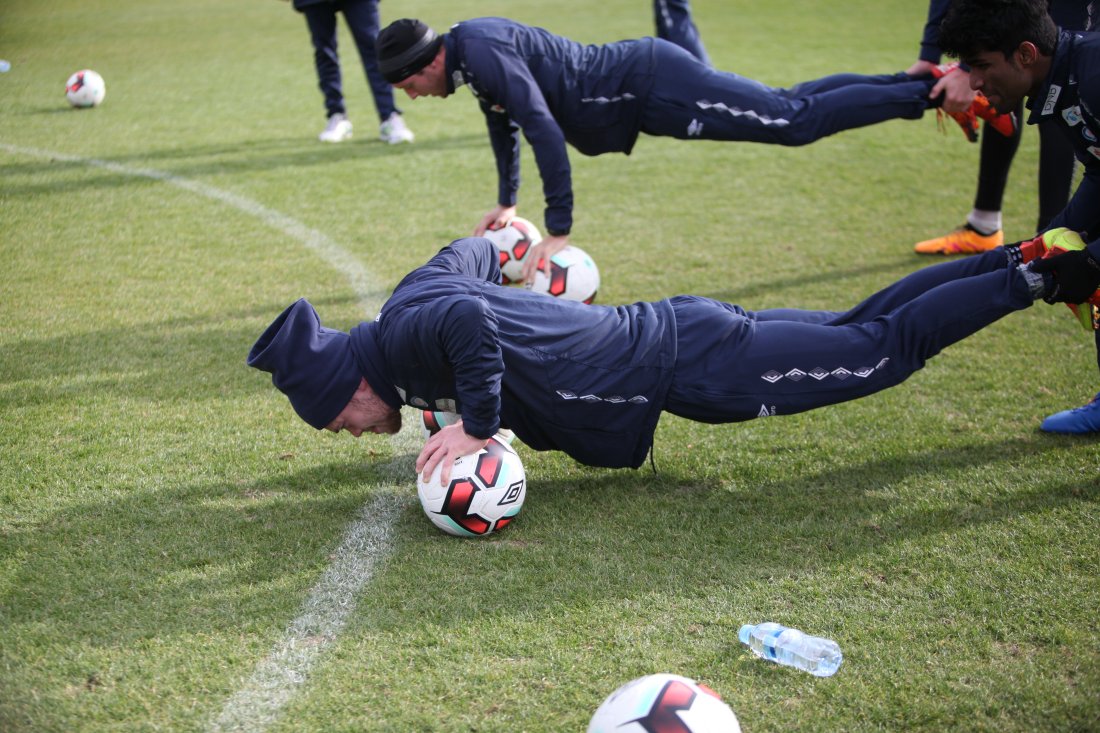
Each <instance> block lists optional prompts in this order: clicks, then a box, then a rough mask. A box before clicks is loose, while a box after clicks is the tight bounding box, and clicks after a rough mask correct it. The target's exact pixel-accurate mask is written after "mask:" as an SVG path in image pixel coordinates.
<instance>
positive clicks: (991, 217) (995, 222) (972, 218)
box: [966, 209, 1001, 237]
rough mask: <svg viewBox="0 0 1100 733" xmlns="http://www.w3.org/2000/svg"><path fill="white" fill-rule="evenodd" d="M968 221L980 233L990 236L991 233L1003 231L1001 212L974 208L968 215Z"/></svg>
mask: <svg viewBox="0 0 1100 733" xmlns="http://www.w3.org/2000/svg"><path fill="white" fill-rule="evenodd" d="M966 223H967V224H969V225H970V228H971V229H973V230H974V231H976V232H977V233H978V234H981V235H982V236H985V237H988V236H989V235H990V234H993V233H995V232H999V231H1001V212H999V211H984V210H982V209H974V210H973V211H971V212H970V215H969V216H967V217H966Z"/></svg>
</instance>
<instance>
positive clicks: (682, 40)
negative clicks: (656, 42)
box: [653, 0, 710, 66]
mask: <svg viewBox="0 0 1100 733" xmlns="http://www.w3.org/2000/svg"><path fill="white" fill-rule="evenodd" d="M653 23H654V25H655V26H656V27H657V37H658V38H663V39H665V40H666V41H669V42H670V43H675V44H676V45H677V46H679V47H680V48H682V49H684V50H685V51H687V52H688V53H690V54H691V55H692V56H694V57H695V58H697V59H699V60H700V61H702V62H703V63H704V64H706V65H707V66H710V57H709V56H707V51H706V49H705V48H703V41H702V39H701V38H700V37H699V29H698V28H696V27H695V21H693V20H692V19H691V4H690V3H689V2H688V0H653Z"/></svg>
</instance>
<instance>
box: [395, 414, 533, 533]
mask: <svg viewBox="0 0 1100 733" xmlns="http://www.w3.org/2000/svg"><path fill="white" fill-rule="evenodd" d="M442 470H443V464H442V463H440V464H439V465H438V466H436V467H435V471H434V472H433V473H432V475H431V476H429V477H428V478H427V480H426V481H425V480H424V476H423V475H417V477H416V495H417V496H418V497H419V498H420V506H422V507H423V508H424V513H425V514H427V515H428V519H430V520H432V524H434V525H435V526H436V527H439V529H441V530H443V531H444V532H446V533H447V534H453V535H456V536H458V537H481V536H484V535H487V534H490V533H492V532H496V531H497V530H500V529H503V528H504V527H506V526H507V525H508V524H509V523H510V522H511V521H512V520H513V519H515V517H516V515H517V514H519V510H520V508H521V507H522V506H523V500H524V498H525V497H526V496H527V477H526V475H525V474H524V471H523V463H522V462H521V461H520V459H519V454H517V453H516V452H515V451H514V450H512V447H511V446H509V445H508V443H507V442H505V441H504V440H503V439H502V438H500V437H499V436H493V437H492V438H490V439H489V442H488V443H486V444H485V447H484V448H482V449H481V450H479V451H478V452H477V453H471V454H470V455H468V456H462V457H461V458H459V459H457V460H456V461H455V462H454V466H453V467H452V468H451V480H450V481H449V482H448V484H447V485H446V486H440V485H439V474H440V471H442Z"/></svg>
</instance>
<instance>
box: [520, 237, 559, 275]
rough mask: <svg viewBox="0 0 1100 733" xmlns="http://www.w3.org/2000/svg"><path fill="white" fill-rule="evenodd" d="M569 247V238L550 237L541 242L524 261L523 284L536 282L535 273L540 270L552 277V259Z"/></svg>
mask: <svg viewBox="0 0 1100 733" xmlns="http://www.w3.org/2000/svg"><path fill="white" fill-rule="evenodd" d="M568 246H569V237H568V236H564V237H560V236H554V235H550V236H547V237H544V238H543V240H542V241H541V242H539V243H538V244H536V245H535V246H533V247H532V248H531V252H530V253H529V254H528V255H527V257H526V258H525V259H524V260H523V282H526V283H532V282H534V281H535V273H536V272H538V271H539V269H541V270H542V271H543V273H545V275H546V277H550V258H551V257H553V256H554V255H556V254H557V253H558V252H561V251H562V250H563V249H565V248H566V247H568ZM540 266H541V267H540Z"/></svg>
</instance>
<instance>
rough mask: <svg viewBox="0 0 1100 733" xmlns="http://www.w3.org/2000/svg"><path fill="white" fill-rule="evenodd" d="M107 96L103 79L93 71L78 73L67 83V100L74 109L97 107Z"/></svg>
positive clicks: (87, 70) (85, 70) (86, 70)
mask: <svg viewBox="0 0 1100 733" xmlns="http://www.w3.org/2000/svg"><path fill="white" fill-rule="evenodd" d="M106 94H107V85H106V84H104V83H103V77H102V76H100V75H99V74H97V73H95V72H94V71H92V70H91V69H84V70H83V71H78V72H76V73H75V74H73V75H72V76H70V77H69V80H68V81H67V82H65V98H66V99H68V100H69V104H71V105H72V106H74V107H95V106H96V105H98V104H99V103H100V102H102V101H103V97H104V96H106Z"/></svg>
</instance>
